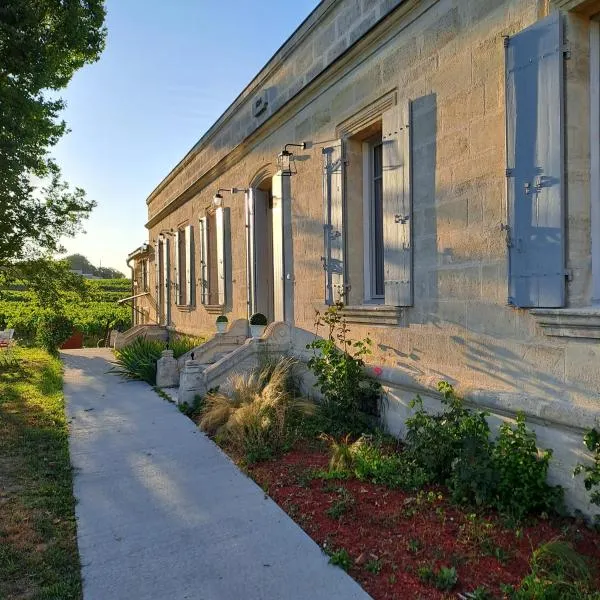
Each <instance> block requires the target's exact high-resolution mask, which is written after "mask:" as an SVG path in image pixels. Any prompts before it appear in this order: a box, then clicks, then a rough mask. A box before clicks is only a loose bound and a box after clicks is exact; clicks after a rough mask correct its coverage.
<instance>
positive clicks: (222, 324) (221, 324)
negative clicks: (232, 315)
mask: <svg viewBox="0 0 600 600" xmlns="http://www.w3.org/2000/svg"><path fill="white" fill-rule="evenodd" d="M227 325H229V323H227V322H226V321H217V333H225V332H226V331H227Z"/></svg>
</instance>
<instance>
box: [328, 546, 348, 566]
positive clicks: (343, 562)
mask: <svg viewBox="0 0 600 600" xmlns="http://www.w3.org/2000/svg"><path fill="white" fill-rule="evenodd" d="M329 562H330V563H331V564H332V565H336V566H337V567H340V568H341V569H344V571H348V570H349V569H350V567H351V566H352V557H351V556H350V554H348V550H346V548H340V549H339V550H334V551H332V552H331V553H330V554H329Z"/></svg>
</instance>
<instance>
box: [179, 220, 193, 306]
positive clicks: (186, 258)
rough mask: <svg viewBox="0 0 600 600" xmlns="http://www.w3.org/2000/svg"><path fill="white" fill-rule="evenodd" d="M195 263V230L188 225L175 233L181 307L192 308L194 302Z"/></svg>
mask: <svg viewBox="0 0 600 600" xmlns="http://www.w3.org/2000/svg"><path fill="white" fill-rule="evenodd" d="M193 262H194V237H193V229H192V226H191V225H187V226H186V227H185V228H183V229H178V230H177V232H176V233H175V265H176V266H175V268H176V270H177V273H176V286H177V289H176V298H177V304H178V305H179V306H191V305H192V304H193V302H194V285H193V281H194V278H193V267H194V265H193Z"/></svg>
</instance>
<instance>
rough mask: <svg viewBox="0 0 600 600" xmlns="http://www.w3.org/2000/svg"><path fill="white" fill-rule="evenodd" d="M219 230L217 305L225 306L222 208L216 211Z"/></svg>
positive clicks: (223, 216)
mask: <svg viewBox="0 0 600 600" xmlns="http://www.w3.org/2000/svg"><path fill="white" fill-rule="evenodd" d="M215 224H216V228H217V293H218V301H217V304H220V305H224V304H225V283H226V282H225V267H226V265H225V260H226V259H225V211H224V209H223V207H222V206H219V207H218V208H217V209H216V210H215Z"/></svg>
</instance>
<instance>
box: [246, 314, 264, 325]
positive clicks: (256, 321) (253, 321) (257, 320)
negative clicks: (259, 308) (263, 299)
mask: <svg viewBox="0 0 600 600" xmlns="http://www.w3.org/2000/svg"><path fill="white" fill-rule="evenodd" d="M267 324H268V321H267V317H265V315H263V314H262V313H254V314H253V315H252V316H251V317H250V325H267Z"/></svg>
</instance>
